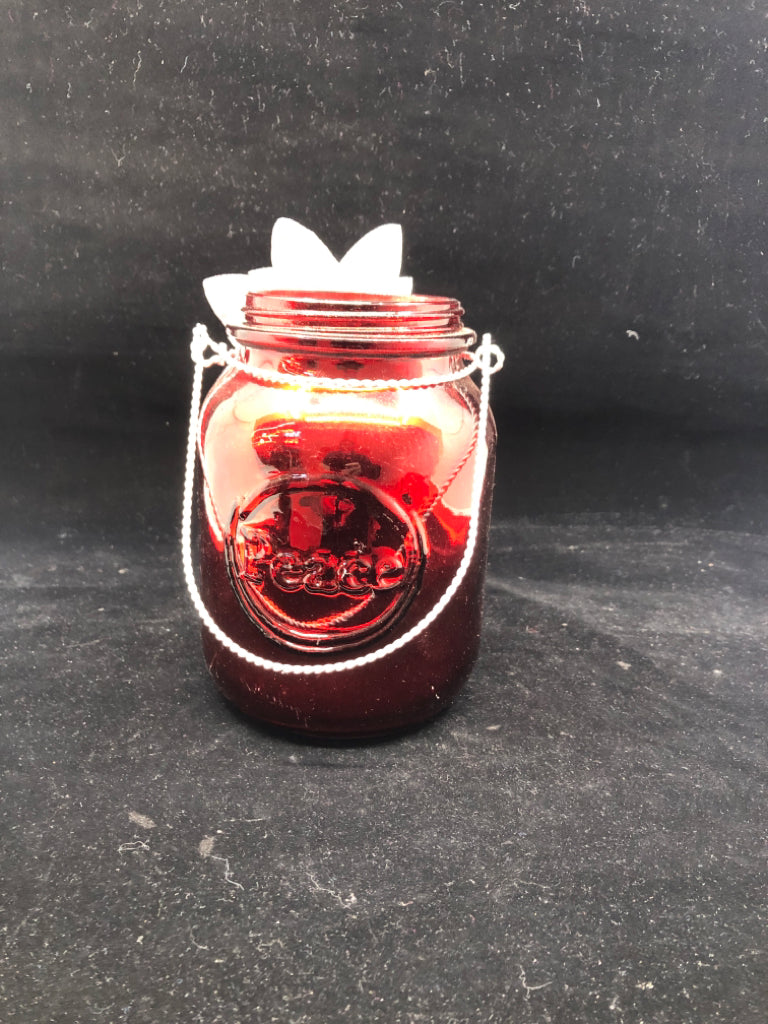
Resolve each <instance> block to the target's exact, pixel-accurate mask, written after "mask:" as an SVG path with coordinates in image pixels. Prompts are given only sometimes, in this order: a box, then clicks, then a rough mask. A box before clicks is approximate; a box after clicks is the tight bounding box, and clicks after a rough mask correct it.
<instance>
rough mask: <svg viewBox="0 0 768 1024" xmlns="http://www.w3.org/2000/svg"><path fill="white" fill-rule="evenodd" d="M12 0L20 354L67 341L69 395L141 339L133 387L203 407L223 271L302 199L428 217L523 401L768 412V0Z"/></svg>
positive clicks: (248, 258) (419, 232)
mask: <svg viewBox="0 0 768 1024" xmlns="http://www.w3.org/2000/svg"><path fill="white" fill-rule="evenodd" d="M0 11H1V14H2V23H3V28H2V37H3V47H4V49H5V50H6V52H7V53H8V55H9V57H10V61H9V64H8V65H7V66H6V69H5V70H4V72H3V80H2V93H3V98H4V101H5V106H6V115H9V116H6V119H5V122H6V126H7V127H6V131H5V147H4V148H5V153H6V170H5V181H6V193H7V196H8V199H9V205H8V207H7V217H8V221H7V226H6V228H5V231H4V236H3V237H4V249H5V252H4V272H3V275H2V285H1V287H2V290H3V298H4V300H5V301H6V303H7V304H8V308H9V313H10V324H11V332H12V333H11V338H12V340H11V342H10V351H9V348H8V342H6V360H5V365H6V370H7V371H8V373H9V376H12V374H13V371H14V368H15V367H17V366H18V364H17V363H14V362H13V360H9V358H8V356H9V354H10V355H12V354H13V353H14V352H15V353H18V352H19V350H21V349H22V348H23V349H25V350H27V351H30V350H31V351H33V352H36V353H40V354H41V356H42V357H43V359H44V360H45V359H48V360H55V361H57V363H58V374H57V378H56V380H57V384H58V386H59V389H60V400H61V401H62V402H63V403H64V405H65V406H66V408H67V411H69V407H70V406H71V405H73V403H75V399H76V397H77V396H76V395H75V392H74V391H73V390H72V389H73V388H79V391H77V395H79V396H80V398H79V399H78V401H81V400H82V396H83V394H84V393H87V391H88V385H89V384H92V383H93V381H94V380H95V379H96V376H97V375H98V374H99V373H100V372H101V371H106V370H108V369H110V368H112V367H113V366H114V367H116V368H118V369H119V377H120V378H121V379H122V383H121V384H120V383H116V384H115V387H114V389H112V391H111V394H112V396H113V402H114V403H116V408H119V407H120V405H121V402H123V401H124V400H125V399H126V398H128V399H130V396H131V394H132V392H133V389H134V388H135V389H136V390H141V391H142V392H143V393H144V394H145V395H150V396H151V397H152V398H153V399H154V400H156V401H157V403H159V404H161V405H165V406H167V407H168V409H169V410H170V411H173V410H174V409H175V408H176V407H177V406H178V407H179V408H180V407H181V405H182V404H183V398H182V396H183V394H184V393H185V391H186V383H185V380H186V378H184V379H183V380H179V379H178V371H179V369H182V370H184V372H186V367H185V359H186V335H187V332H188V329H189V327H190V326H191V324H192V323H193V322H194V321H195V320H196V319H197V318H200V317H205V316H206V315H207V311H206V310H207V308H206V305H205V302H204V299H203V298H202V294H201V290H200V284H199V283H200V280H201V279H202V278H203V277H204V276H206V275H208V274H211V273H215V272H223V271H234V270H244V269H248V268H250V267H253V266H259V265H263V264H264V263H265V262H268V259H267V257H268V251H269V234H270V229H271V225H272V223H273V221H274V219H275V218H276V217H277V216H279V215H281V214H286V215H289V216H293V217H296V218H297V219H299V220H301V221H303V222H305V223H306V224H307V225H308V226H310V227H312V228H313V229H315V230H316V231H318V233H319V234H320V235H321V236H322V237H323V238H324V239H326V240H327V241H328V243H329V244H330V245H331V247H332V248H333V249H334V250H335V251H336V252H337V254H340V253H341V252H343V251H344V250H345V248H346V247H347V246H348V245H349V244H351V242H352V241H354V240H355V239H356V238H357V237H358V236H359V235H360V234H361V233H362V232H363V231H365V230H366V229H369V228H371V227H373V226H375V225H377V224H379V223H381V222H383V221H391V220H394V221H400V222H402V223H403V225H404V228H405V232H406V269H407V271H408V272H410V273H413V274H414V276H415V278H416V281H417V285H418V287H419V288H420V289H421V290H428V291H438V292H444V293H449V294H453V295H456V296H458V297H460V298H461V299H462V300H463V302H464V305H465V306H466V308H467V310H468V320H469V322H470V323H471V324H472V325H473V326H475V327H477V328H478V329H481V330H487V329H490V330H493V331H494V332H495V333H496V334H497V336H498V339H499V340H500V341H501V342H502V344H503V345H504V346H505V347H506V349H507V351H508V353H509V355H510V357H511V360H510V363H509V369H508V372H507V373H506V374H505V375H504V377H503V378H500V379H499V380H498V383H497V388H496V406H497V409H498V410H500V412H501V414H502V416H503V415H504V411H505V410H506V411H511V410H513V409H514V410H520V409H533V410H537V409H539V410H545V411H547V410H555V411H558V410H559V411H566V412H567V411H570V410H575V411H595V410H596V411H598V412H601V413H602V412H609V413H611V415H615V411H616V410H617V409H618V410H624V411H625V412H626V413H627V414H629V413H632V414H634V413H635V412H639V413H643V412H651V413H654V414H660V415H662V416H665V417H671V418H672V420H673V421H676V422H679V423H682V424H684V425H689V426H690V425H694V426H696V427H708V426H714V427H722V426H725V427H732V426H737V427H738V426H748V427H749V426H765V425H766V424H768V411H767V406H766V402H765V398H766V394H767V393H768V385H767V384H766V378H768V347H767V346H766V322H768V314H766V311H765V309H764V300H763V296H764V292H765V288H764V279H765V266H766V258H765V254H764V252H765V246H766V244H767V243H768V239H766V230H765V224H764V207H765V201H766V188H765V183H764V176H765V173H766V172H765V165H766V156H767V155H768V153H767V150H766V123H765V112H766V109H768V108H766V102H765V98H766V87H767V85H768V82H767V81H766V64H767V60H768V55H767V53H766V50H767V48H768V23H767V22H766V19H765V10H764V7H763V5H762V4H754V3H751V4H747V3H745V2H741V0H740V2H728V0H675V2H669V0H609V2H602V0H594V2H586V0H568V2H562V0H560V2H552V3H548V4H543V3H538V2H537V3H534V2H532V0H519V2H517V3H501V2H499V3H494V2H486V3H482V2H474V0H473V2H469V0H464V2H458V0H443V2H438V0H430V2H427V3H425V2H422V0H410V2H408V3H397V2H391V3H381V2H380V0H371V2H362V0H359V2H349V3H341V2H329V0H270V2H263V0H262V2H252V3H243V2H237V0H233V2H231V3H227V4H223V3H215V2H214V3H210V2H205V3H201V2H200V0H184V2H181V0H178V2H170V0H148V2H141V0H135V2H117V3H114V4H111V5H102V6H93V5H92V4H91V3H79V2H73V3H70V4H56V5H53V4H29V3H20V2H8V0H6V2H5V3H3V4H2V7H1V9H0ZM113 352H118V353H119V355H118V356H113V355H112V353H113ZM150 360H151V361H150ZM113 361H114V362H113ZM46 365H47V364H46ZM78 382H79V383H78ZM102 387H103V385H99V390H101V389H102ZM68 389H69V390H68ZM121 389H122V391H121ZM115 396H116V397H115ZM68 403H69V404H68Z"/></svg>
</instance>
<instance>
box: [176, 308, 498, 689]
mask: <svg viewBox="0 0 768 1024" xmlns="http://www.w3.org/2000/svg"><path fill="white" fill-rule="evenodd" d="M208 352H212V353H213V355H208ZM191 354H192V361H193V363H194V367H195V369H194V375H193V379H192V400H191V404H190V411H189V433H188V436H187V455H186V465H185V472H184V504H183V509H182V525H181V558H182V566H183V570H184V580H185V582H186V585H187V590H188V591H189V597H190V600H191V601H192V604H193V605H194V607H195V609H196V611H197V614H198V615H199V616H200V618H201V620H202V621H203V623H204V625H205V626H206V628H207V629H208V630H209V632H210V633H211V634H212V635H213V636H214V637H215V638H216V639H217V640H218V641H219V643H221V644H222V645H223V646H224V647H226V649H227V650H228V651H231V652H232V654H235V655H236V656H237V657H238V658H242V660H243V661H246V662H248V664H250V665H254V666H256V667H257V668H263V669H266V670H268V671H271V672H278V673H283V674H285V675H325V674H328V673H331V672H342V671H345V670H347V669H354V668H361V667H363V666H364V665H370V664H371V663H372V662H375V661H380V660H381V659H382V658H385V657H387V655H389V654H392V653H393V652H394V651H398V650H400V648H401V647H405V645H406V644H408V643H410V641H411V640H413V639H414V638H415V637H417V636H419V634H421V633H423V632H424V630H425V629H427V627H428V626H430V625H431V624H432V623H433V622H434V621H435V619H436V618H437V617H438V615H440V613H441V612H442V611H443V610H444V609H445V608H446V606H447V605H448V604H449V602H450V601H451V599H452V598H453V596H454V595H455V594H456V591H457V590H458V589H459V587H460V586H461V584H462V582H463V580H464V577H465V576H466V574H467V570H468V569H469V565H470V562H471V561H472V556H473V554H474V552H475V548H476V546H477V537H478V526H479V519H480V499H481V495H482V491H483V482H484V480H485V470H486V465H487V462H488V445H487V434H488V416H489V411H490V390H491V375H492V374H494V373H496V371H497V370H500V369H501V367H502V365H503V363H504V353H503V352H502V351H501V349H500V348H499V347H498V345H496V344H495V343H494V342H493V341H492V340H491V336H490V334H484V335H483V337H482V341H481V343H480V345H479V346H478V348H477V349H475V351H474V352H472V353H471V354H470V359H469V361H468V365H467V366H465V367H463V368H462V369H460V370H458V371H456V373H454V374H450V375H446V376H445V377H441V378H428V381H427V382H426V383H427V384H428V385H429V386H434V385H436V384H441V383H445V382H446V381H447V380H459V379H461V378H462V377H465V376H467V375H468V374H469V373H472V372H473V371H474V370H476V369H480V370H481V371H482V383H481V387H480V408H479V411H478V424H479V427H478V433H477V440H476V448H475V450H476V452H477V458H476V459H475V465H474V470H473V477H472V497H471V504H470V519H469V531H468V533H467V544H466V547H465V549H464V554H463V556H462V559H461V562H460V563H459V565H458V568H457V569H456V573H455V575H454V577H453V579H452V580H451V582H450V584H449V585H448V587H447V588H446V590H445V592H444V593H443V595H442V597H441V598H440V599H439V600H438V601H437V603H436V604H434V605H433V606H432V608H431V609H430V611H429V612H427V614H426V615H425V616H424V617H423V618H422V619H420V620H419V622H417V623H416V624H415V625H414V626H412V627H411V628H410V629H409V630H408V631H407V632H406V633H403V634H402V635H401V636H399V637H397V638H395V639H394V640H390V641H389V643H386V644H384V646H383V647H379V648H378V649H376V650H374V651H369V652H368V653H367V654H361V655H356V656H353V657H350V658H345V659H343V660H341V661H334V662H326V663H325V664H319V665H292V664H289V663H286V662H282V661H272V660H271V659H269V658H262V657H261V656H260V655H258V654H254V653H253V652H252V651H249V650H247V649H246V648H245V647H242V646H240V644H238V643H236V642H235V641H234V640H233V639H232V638H231V637H230V636H228V635H227V634H226V633H225V632H224V630H223V629H221V627H220V626H219V625H218V624H217V623H216V621H215V620H214V618H213V616H212V615H211V613H210V612H209V611H208V609H207V607H206V606H205V602H204V601H203V598H202V596H201V594H200V591H199V589H198V586H197V581H196V579H195V573H194V568H193V564H192V507H193V494H194V478H195V458H196V455H197V425H198V417H199V415H200V403H201V399H202V388H203V371H204V370H205V368H206V367H207V366H213V365H234V366H237V368H238V369H240V370H244V371H245V372H246V373H251V374H252V375H253V376H254V377H261V378H263V379H266V377H265V373H264V371H261V370H258V369H252V368H250V367H249V366H248V364H247V363H243V362H242V361H241V360H239V359H237V357H236V356H235V355H234V354H233V352H232V349H230V348H229V347H227V346H226V345H221V344H217V343H216V342H214V341H213V340H212V339H211V338H210V336H209V334H208V332H207V331H206V329H205V327H203V326H202V325H201V324H198V325H197V326H196V327H195V329H194V331H193V335H192V345H191ZM268 376H269V379H270V380H273V379H274V378H275V377H279V378H280V379H281V380H284V379H285V380H287V379H290V380H291V383H292V384H294V386H295V384H296V378H295V377H291V378H288V376H287V375H284V374H276V373H275V372H268ZM308 386H309V387H313V388H314V387H318V386H320V387H323V388H329V389H338V390H341V389H342V388H344V389H350V388H352V389H356V388H365V389H367V390H373V389H375V390H380V389H385V388H387V389H389V388H396V387H403V386H408V387H420V386H421V387H423V386H425V382H423V381H422V382H418V383H417V382H414V381H413V380H404V381H372V380H371V381H368V380H366V381H351V380H347V379H344V378H340V379H336V378H321V379H320V380H318V379H317V378H312V379H311V380H310V381H308Z"/></svg>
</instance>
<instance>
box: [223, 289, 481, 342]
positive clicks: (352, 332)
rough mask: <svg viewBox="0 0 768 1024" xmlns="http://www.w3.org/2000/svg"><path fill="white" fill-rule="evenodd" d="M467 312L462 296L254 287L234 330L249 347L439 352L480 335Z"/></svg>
mask: <svg viewBox="0 0 768 1024" xmlns="http://www.w3.org/2000/svg"><path fill="white" fill-rule="evenodd" d="M463 313H464V310H463V308H462V306H461V304H460V303H459V301H458V300H457V299H452V298H448V297H447V296H442V295H375V294H363V293H357V292H332V291H284V290H280V291H277V290H275V291H263V292H249V293H248V296H247V298H246V304H245V307H244V309H243V316H244V323H242V324H239V325H237V326H233V327H232V328H231V329H232V331H233V332H234V335H235V338H236V340H237V341H238V342H240V343H242V344H244V345H248V346H249V347H250V346H252V347H267V348H281V349H285V348H289V349H291V348H296V347H299V348H301V349H307V348H310V349H312V350H313V351H315V352H322V351H328V352H334V351H338V350H339V349H343V350H345V351H349V350H351V349H359V350H363V351H366V352H367V353H368V354H369V355H373V354H377V355H378V354H381V355H385V354H395V353H397V354H402V355H405V354H408V355H416V354H419V353H420V352H422V351H423V354H432V355H436V354H440V353H447V352H454V351H459V350H462V349H465V348H466V347H467V346H468V345H469V344H470V343H471V342H472V341H473V340H474V338H475V335H474V332H473V331H471V330H469V329H468V328H466V327H465V326H464V324H463V323H462V319H461V317H462V314H463ZM373 350H375V353H374V351H373Z"/></svg>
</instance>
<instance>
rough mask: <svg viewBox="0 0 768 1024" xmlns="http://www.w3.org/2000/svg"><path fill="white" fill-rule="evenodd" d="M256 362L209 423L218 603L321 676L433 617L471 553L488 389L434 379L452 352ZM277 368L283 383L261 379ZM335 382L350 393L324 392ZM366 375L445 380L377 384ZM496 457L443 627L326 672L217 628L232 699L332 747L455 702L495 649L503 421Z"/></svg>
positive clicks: (201, 500)
mask: <svg viewBox="0 0 768 1024" xmlns="http://www.w3.org/2000/svg"><path fill="white" fill-rule="evenodd" d="M257 341H258V339H257ZM243 358H244V359H245V360H246V364H245V366H244V368H243V369H242V370H241V369H237V368H229V369H227V370H226V371H225V372H224V373H222V374H221V376H220V377H219V379H218V380H217V381H216V383H215V384H214V386H213V388H212V389H211V391H210V392H209V394H208V397H207V398H206V401H205V403H204V406H203V409H202V412H201V417H200V425H199V426H200V432H199V447H200V456H201V465H202V479H201V481H200V486H199V488H198V519H199V542H200V589H201V593H202V596H203V599H204V601H205V604H206V606H207V607H208V609H209V611H210V612H211V614H212V615H213V618H214V620H215V621H216V622H217V624H218V625H219V627H220V628H221V629H222V630H224V632H225V633H226V634H227V635H228V636H229V637H230V638H231V639H232V640H233V641H235V643H237V644H239V645H240V646H242V647H244V648H246V649H247V650H248V651H251V652H253V653H254V654H256V655H259V656H260V657H262V658H265V659H268V660H270V661H274V662H281V663H290V664H295V665H300V666H312V665H316V664H319V663H323V662H333V663H338V662H340V661H344V660H346V659H349V658H353V657H356V656H358V655H365V654H367V653H368V652H370V651H375V650H376V649H378V648H380V647H382V646H384V645H386V644H387V643H388V642H389V641H390V640H392V639H394V638H396V637H397V636H400V635H402V634H403V633H406V632H407V631H408V630H410V629H411V628H412V627H414V626H416V625H417V624H418V623H419V622H420V621H421V620H422V619H423V618H424V616H425V615H426V614H427V613H428V612H429V611H430V610H431V609H432V607H433V606H434V605H435V604H436V603H437V602H438V601H439V599H440V598H441V597H442V595H443V593H444V592H445V590H446V589H447V587H448V586H449V585H450V583H451V581H452V580H453V578H454V576H455V574H456V571H457V569H458V567H459V564H460V562H461V560H462V557H463V554H464V551H465V548H466V542H467V536H468V531H469V523H470V514H471V499H472V482H473V475H474V468H475V460H476V459H478V458H479V457H481V455H482V454H484V453H479V452H478V451H477V441H478V410H479V392H478V389H477V387H476V385H475V384H474V383H473V382H472V381H471V380H470V378H469V377H463V378H461V379H458V380H453V381H450V382H448V383H438V384H434V385H429V380H430V378H437V377H439V376H445V375H450V373H451V370H452V369H453V370H455V369H456V367H457V366H460V365H461V364H460V362H459V361H457V356H456V354H455V353H453V354H451V353H446V352H445V351H436V352H431V351H428V352H427V353H426V354H425V353H424V352H423V351H422V352H419V353H418V355H413V354H409V352H408V350H407V346H405V349H404V351H403V352H402V353H398V352H397V350H395V354H393V353H392V352H389V353H388V354H384V355H378V354H376V350H375V349H374V350H371V349H366V350H365V351H356V350H355V349H354V347H353V348H352V349H350V347H349V346H346V347H345V349H344V351H343V353H339V352H333V351H329V352H324V353H320V354H318V353H317V352H313V353H311V354H309V355H308V354H307V352H306V350H305V349H304V348H302V346H301V345H298V346H297V349H296V350H295V351H294V352H290V351H287V349H286V345H285V342H284V341H283V342H282V343H281V345H280V346H279V347H278V350H277V351H276V350H275V348H274V346H270V345H269V344H265V345H263V346H262V345H259V344H253V343H251V344H250V345H249V346H248V348H247V350H244V351H243ZM275 369H277V370H279V371H280V374H281V377H280V383H278V384H275V383H274V381H271V380H268V379H261V378H260V377H259V376H258V373H259V372H260V371H267V373H268V372H269V371H270V370H275ZM252 371H255V372H256V375H254V372H252ZM292 377H295V385H294V384H293V382H292V379H291V378H292ZM327 378H333V379H334V380H335V381H339V380H340V379H343V378H350V380H351V383H350V386H349V388H346V387H344V386H339V385H338V384H337V385H336V386H335V387H333V388H325V387H324V386H323V380H325V379H327ZM358 378H367V379H374V380H386V381H391V380H393V379H402V380H408V381H414V382H418V383H419V384H425V383H426V384H428V385H429V386H419V387H410V386H405V387H386V388H381V387H379V388H377V387H373V388H370V387H369V388H362V387H359V386H358V385H357V384H356V380H357V379H358ZM316 380H317V381H318V384H317V385H316V384H315V383H314V381H316ZM486 448H487V467H486V472H485V480H484V486H483V493H482V496H481V503H480V513H479V515H480V520H479V533H478V540H477V544H476V547H475V550H474V553H473V556H472V560H471V564H470V566H469V569H468V571H467V572H466V574H465V576H464V578H463V580H462V583H461V585H460V586H459V588H458V590H457V592H456V593H455V595H454V596H453V598H452V599H451V601H450V603H449V604H448V606H447V607H446V608H445V609H444V610H443V611H442V612H441V613H440V615H438V616H437V618H436V619H435V621H433V622H432V623H431V625H429V626H428V627H427V628H426V629H424V630H423V631H422V632H420V633H419V634H418V635H417V636H415V637H414V638H412V639H411V640H409V641H408V642H407V643H406V644H405V645H404V646H403V647H401V648H400V649H398V650H396V651H393V652H390V653H388V654H386V655H385V656H383V657H382V658H380V659H379V660H375V661H372V662H370V663H367V664H365V665H362V666H360V667H350V668H343V669H341V670H336V671H333V672H329V673H321V674H312V673H310V672H306V673H305V672H300V673H296V674H294V673H290V674H286V673H283V672H279V671H276V670H270V669H266V668H260V667H256V666H254V665H252V664H250V663H248V662H247V661H245V660H244V659H242V658H240V657H239V656H238V655H236V654H234V653H233V652H231V651H230V650H229V649H227V647H226V646H224V645H223V644H222V643H221V642H220V641H219V640H217V639H216V638H215V637H214V636H213V635H211V633H210V632H209V631H208V630H207V629H206V628H205V627H204V629H203V646H204V652H205V657H206V661H207V664H208V667H209V670H210V672H211V674H212V675H213V677H214V679H215V680H216V682H217V684H218V686H219V688H220V689H221V691H222V693H223V694H224V695H225V696H226V697H227V698H228V699H229V700H230V701H232V703H234V704H235V705H236V706H237V707H239V708H240V709H241V710H242V711H244V712H245V713H246V714H248V715H250V716H252V717H254V718H256V719H258V720H260V721H263V722H265V723H269V724H271V725H276V726H282V727H287V728H290V729H294V730H299V731H302V732H306V733H310V734H314V735H318V736H329V737H334V736H335V737H343V736H349V737H355V736H366V735H381V734H385V733H387V732H391V731H394V730H398V729H402V728H405V727H408V726H410V725H415V724H418V723H421V722H424V721H426V720H428V719H430V718H432V717H434V716H435V715H436V714H438V713H439V712H440V711H442V710H443V709H444V708H445V707H447V706H448V705H449V704H450V702H451V700H452V699H453V697H454V696H455V695H456V693H457V692H458V690H459V689H460V687H461V685H462V683H463V682H464V681H465V680H466V678H467V676H468V674H469V672H470V670H471V668H472V665H473V663H474V661H475V658H476V656H477V652H478V647H479V640H480V624H481V612H482V584H483V575H484V566H485V558H486V549H487V537H488V524H489V518H490V508H491V492H492V481H493V466H494V453H495V428H494V426H493V423H492V421H491V422H490V423H489V424H488V425H487V430H486Z"/></svg>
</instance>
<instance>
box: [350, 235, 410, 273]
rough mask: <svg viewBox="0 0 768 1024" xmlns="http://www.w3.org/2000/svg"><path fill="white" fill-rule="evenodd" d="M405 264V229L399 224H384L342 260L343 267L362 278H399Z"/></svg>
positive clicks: (364, 236)
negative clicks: (401, 268)
mask: <svg viewBox="0 0 768 1024" xmlns="http://www.w3.org/2000/svg"><path fill="white" fill-rule="evenodd" d="M402 262H403V229H402V228H401V227H400V225H399V224H382V225H381V227H378V228H374V229H373V231H369V232H368V234H367V235H363V237H362V238H361V239H360V241H358V242H355V244H354V245H353V246H352V248H351V249H350V250H349V252H348V253H347V254H346V255H345V256H344V257H343V258H342V260H341V266H342V267H343V268H344V269H345V270H350V271H354V273H355V274H360V276H363V275H365V276H366V277H368V276H370V277H371V278H376V277H380V278H393V277H399V275H400V265H401V263H402Z"/></svg>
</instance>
